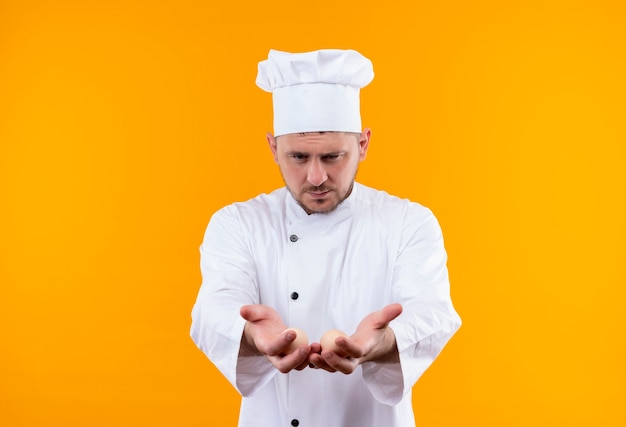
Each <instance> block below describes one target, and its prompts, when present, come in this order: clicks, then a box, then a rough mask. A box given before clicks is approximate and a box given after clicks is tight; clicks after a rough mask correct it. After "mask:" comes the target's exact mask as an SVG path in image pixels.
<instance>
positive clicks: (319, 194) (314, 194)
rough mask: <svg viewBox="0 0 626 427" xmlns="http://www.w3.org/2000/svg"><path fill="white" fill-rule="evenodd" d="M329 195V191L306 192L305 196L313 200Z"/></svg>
mask: <svg viewBox="0 0 626 427" xmlns="http://www.w3.org/2000/svg"><path fill="white" fill-rule="evenodd" d="M328 193H330V190H310V191H307V194H308V195H309V196H310V197H312V198H314V199H321V198H324V197H326V195H327V194H328Z"/></svg>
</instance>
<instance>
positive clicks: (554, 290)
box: [0, 0, 626, 427]
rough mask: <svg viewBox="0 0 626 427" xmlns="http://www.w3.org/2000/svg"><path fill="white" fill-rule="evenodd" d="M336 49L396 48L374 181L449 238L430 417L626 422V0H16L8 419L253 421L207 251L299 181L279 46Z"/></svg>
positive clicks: (1, 220)
mask: <svg viewBox="0 0 626 427" xmlns="http://www.w3.org/2000/svg"><path fill="white" fill-rule="evenodd" d="M322 47H334V48H354V49H357V50H359V51H361V52H362V53H363V54H365V55H366V56H368V57H369V58H371V59H372V61H373V63H374V69H375V72H376V78H375V79H374V81H373V83H372V84H371V85H370V86H368V87H367V88H365V89H364V90H363V92H362V101H363V121H364V125H366V126H369V127H371V128H372V131H373V137H372V143H371V144H370V152H369V156H368V158H367V160H366V161H365V162H364V163H363V164H362V165H361V170H360V175H359V180H360V181H361V182H363V183H364V184H368V185H371V186H374V187H378V188H382V189H386V190H388V191H389V192H391V193H394V194H397V195H399V196H402V197H409V198H411V199H413V200H415V201H419V202H421V203H422V204H425V205H427V206H429V207H430V208H431V209H432V210H433V211H434V212H435V214H436V215H437V217H438V218H439V220H440V222H441V225H442V227H443V230H444V236H445V238H446V245H447V249H448V252H449V269H450V275H451V280H452V286H453V287H452V294H453V298H454V302H455V305H456V307H457V309H458V311H459V312H460V314H461V316H462V318H463V321H464V325H463V327H462V328H461V330H460V331H459V333H458V334H457V335H456V336H455V337H454V338H453V339H452V341H451V342H450V344H449V345H448V347H446V349H445V350H444V352H443V353H442V355H441V357H440V358H439V359H438V360H437V361H436V362H435V364H434V365H433V366H432V367H431V369H429V370H428V371H427V372H426V374H425V375H424V376H423V378H422V379H421V380H420V381H419V382H418V384H417V385H416V386H415V388H414V391H415V398H414V404H415V409H416V418H417V420H418V425H419V426H430V427H435V426H461V425H467V426H483V427H484V426H494V427H495V426H498V427H501V426H529V425H533V426H538V425H545V426H555V425H566V426H603V427H608V426H624V425H626V409H624V407H625V406H624V403H625V401H626V400H625V397H626V368H625V365H624V361H625V360H626V344H625V340H624V338H625V336H624V335H625V331H626V328H625V327H626V318H625V315H624V304H625V296H626V291H625V289H626V267H625V265H626V262H625V261H626V259H625V258H626V257H625V254H626V251H625V247H624V246H625V244H624V242H625V241H626V227H625V222H626V221H625V219H626V172H625V170H626V167H625V166H624V165H625V163H626V148H625V145H626V125H625V124H624V121H625V117H626V101H625V99H626V83H625V79H626V77H625V76H626V60H625V58H626V13H625V7H624V3H623V2H622V1H621V0H616V1H599V0H588V1H571V0H570V1H545V0H543V1H540V0H532V1H510V2H502V1H495V0H493V1H484V0H479V1H458V0H457V1H452V0H447V1H441V2H432V1H416V2H405V3H397V2H383V3H379V2H372V1H358V2H357V1H349V2H341V1H332V2H325V1H322V2H316V3H305V2H294V1H276V2H261V3H255V4H248V3H247V2H246V3H238V2H227V1H219V2H218V1H212V2H201V1H191V0H184V1H181V0H179V1H160V2H149V1H121V0H118V1H69V0H57V1H39V2H37V1H17V0H14V1H7V0H2V1H0V190H1V191H0V200H1V210H0V425H2V426H113V425H115V426H202V425H204V426H221V425H235V424H236V419H237V413H238V406H239V398H238V395H237V394H236V392H235V391H234V390H233V389H232V388H231V387H230V385H229V384H228V383H227V382H226V380H224V379H223V378H222V377H221V375H220V374H219V373H218V372H217V370H216V369H215V368H214V367H213V365H212V364H211V363H210V362H209V361H208V360H207V359H206V358H205V356H204V355H203V354H202V353H201V352H200V351H199V350H198V349H196V348H195V346H194V345H193V343H192V342H191V339H190V338H189V336H188V332H189V325H190V310H191V307H192V305H193V303H194V301H195V297H196V293H197V291H198V287H199V285H200V273H199V253H198V246H199V244H200V242H201V239H202V235H203V232H204V228H205V226H206V224H207V221H208V219H209V218H210V216H211V214H212V213H213V212H214V211H215V210H217V209H218V208H219V207H221V206H223V205H225V204H228V203H230V202H233V201H238V200H245V199H248V198H250V197H252V196H254V195H256V194H258V193H260V192H266V191H270V190H272V189H274V188H276V187H278V186H280V185H282V181H281V178H280V175H279V173H278V171H277V168H276V166H275V165H274V163H273V162H272V159H271V155H270V152H269V149H268V148H267V146H266V143H265V132H266V131H268V130H271V120H272V115H271V96H270V95H269V94H267V93H265V92H263V91H261V90H260V89H258V88H257V87H256V86H255V84H254V80H255V77H256V65H257V62H258V61H260V60H262V59H264V58H266V56H267V52H268V50H269V49H270V48H274V49H279V50H293V51H306V50H313V49H317V48H322Z"/></svg>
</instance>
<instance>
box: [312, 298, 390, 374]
mask: <svg viewBox="0 0 626 427" xmlns="http://www.w3.org/2000/svg"><path fill="white" fill-rule="evenodd" d="M401 313H402V305H400V304H389V305H387V306H385V307H383V308H382V309H381V310H378V311H375V312H373V313H370V314H368V315H367V316H365V317H364V318H363V320H361V323H359V326H357V329H356V331H355V332H354V334H353V335H351V336H350V337H338V338H336V339H335V344H336V345H337V347H338V349H339V352H340V353H341V354H338V353H337V352H334V351H330V350H327V349H323V348H321V346H320V344H319V343H313V344H311V351H312V352H311V354H310V356H309V362H310V364H311V365H312V367H315V368H319V369H324V370H326V371H329V372H337V371H339V372H342V373H344V374H350V373H352V372H354V370H355V369H356V368H357V367H358V366H359V365H360V364H362V363H365V362H371V361H375V362H381V363H385V362H387V363H392V362H397V361H399V360H400V356H399V354H398V348H397V346H396V337H395V334H394V333H393V330H391V328H389V322H391V321H392V320H393V319H395V318H396V317H398V316H399V315H400V314H401Z"/></svg>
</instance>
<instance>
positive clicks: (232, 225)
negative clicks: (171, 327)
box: [191, 206, 276, 395]
mask: <svg viewBox="0 0 626 427" xmlns="http://www.w3.org/2000/svg"><path fill="white" fill-rule="evenodd" d="M200 268H201V272H202V286H201V287H200V291H199V293H198V297H197V299H196V303H195V305H194V307H193V310H192V323H191V338H192V339H193V341H194V343H195V344H196V345H197V346H198V348H200V350H202V352H204V353H205V354H206V356H207V357H208V358H209V359H210V360H211V361H212V362H213V364H215V366H216V367H217V368H218V369H219V370H220V372H221V373H222V374H223V375H224V376H225V377H226V378H227V379H228V381H229V382H230V383H231V384H232V385H233V387H235V388H236V389H237V391H239V393H241V394H242V395H249V394H251V393H253V392H254V391H255V390H257V389H258V388H260V387H262V386H263V385H264V384H266V383H267V382H268V381H269V380H270V379H271V378H272V376H273V375H275V373H276V370H275V369H273V366H272V364H271V363H270V362H269V361H268V360H267V359H266V358H265V357H263V356H261V355H258V356H256V357H255V356H250V357H240V347H241V343H242V337H243V334H244V329H245V325H246V320H245V319H244V318H243V317H241V316H240V313H239V311H240V308H241V307H242V306H243V305H247V304H256V303H258V301H259V292H258V288H257V285H256V268H255V264H254V261H253V259H252V256H251V254H250V251H249V249H248V247H247V245H246V236H245V233H243V232H242V230H241V227H240V221H239V217H238V212H237V210H236V209H235V208H234V207H232V206H229V207H226V208H224V209H222V210H220V211H218V212H216V213H215V214H214V215H213V217H212V218H211V221H210V222H209V225H208V227H207V229H206V232H205V235H204V240H203V242H202V245H201V247H200Z"/></svg>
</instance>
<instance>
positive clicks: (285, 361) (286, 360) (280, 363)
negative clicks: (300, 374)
mask: <svg viewBox="0 0 626 427" xmlns="http://www.w3.org/2000/svg"><path fill="white" fill-rule="evenodd" d="M310 352H311V348H310V347H309V346H308V345H303V346H300V347H298V350H296V351H294V352H293V353H290V354H288V355H286V356H272V357H270V358H269V359H270V361H271V362H272V364H273V365H274V366H275V367H276V369H278V370H279V371H280V372H282V373H283V374H286V373H287V372H289V371H291V370H292V369H296V368H297V367H299V366H300V365H302V364H304V366H306V361H307V360H308V357H309V353H310Z"/></svg>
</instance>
